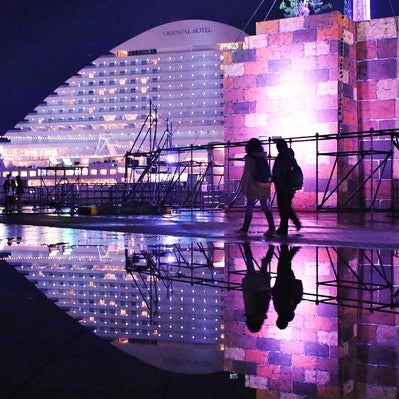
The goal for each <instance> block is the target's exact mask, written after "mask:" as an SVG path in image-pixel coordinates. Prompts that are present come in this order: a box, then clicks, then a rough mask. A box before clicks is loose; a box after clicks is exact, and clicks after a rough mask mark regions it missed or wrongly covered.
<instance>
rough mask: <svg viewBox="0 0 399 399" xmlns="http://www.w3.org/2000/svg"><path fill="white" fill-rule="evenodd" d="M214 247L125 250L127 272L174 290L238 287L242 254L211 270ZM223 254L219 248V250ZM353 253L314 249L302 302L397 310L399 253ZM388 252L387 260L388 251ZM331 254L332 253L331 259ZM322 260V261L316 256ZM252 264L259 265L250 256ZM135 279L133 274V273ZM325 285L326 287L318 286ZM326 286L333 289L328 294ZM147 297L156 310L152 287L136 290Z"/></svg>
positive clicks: (273, 264) (272, 266)
mask: <svg viewBox="0 0 399 399" xmlns="http://www.w3.org/2000/svg"><path fill="white" fill-rule="evenodd" d="M217 250H218V249H217V248H215V247H214V246H213V243H207V244H206V245H204V244H203V243H201V242H197V243H191V244H190V245H185V246H181V245H178V244H174V245H172V246H170V247H168V248H165V247H164V246H161V245H159V246H154V247H153V248H151V249H150V248H149V249H148V251H144V252H141V253H139V254H138V253H133V254H130V255H129V254H128V252H126V270H127V271H128V272H129V273H134V274H135V275H137V276H140V278H141V279H146V280H147V281H149V282H151V283H152V282H155V281H159V280H161V281H163V283H164V285H165V287H167V288H168V289H169V290H170V293H171V292H172V291H173V282H180V283H186V284H190V285H196V286H209V287H218V288H220V289H222V290H227V291H231V290H235V291H241V290H242V279H243V277H244V276H245V274H246V272H247V268H246V266H245V265H246V263H245V261H246V258H245V254H244V252H243V251H242V250H241V256H242V265H243V267H242V268H237V266H236V264H237V262H234V266H233V265H232V264H233V262H228V263H227V264H226V265H224V268H215V251H217ZM220 251H222V252H224V249H220ZM357 251H359V252H357V253H356V257H355V258H354V259H355V260H356V263H357V264H358V266H357V267H355V266H352V265H351V264H350V262H348V261H347V260H346V259H345V258H344V257H343V256H341V255H340V250H339V249H337V248H334V247H326V248H320V247H316V252H315V259H314V262H315V264H316V268H315V270H316V275H315V282H316V284H315V290H314V292H310V291H305V292H304V293H303V300H307V301H311V302H315V303H316V304H320V303H325V304H331V305H338V306H344V307H350V308H356V309H364V310H368V311H380V312H387V313H393V314H399V283H398V282H396V283H395V274H394V258H395V257H397V256H398V254H397V253H396V252H394V251H388V252H387V251H385V252H384V251H383V250H375V249H358V250H357ZM388 253H389V257H390V258H389V259H388V256H387V254H388ZM333 255H335V256H336V257H337V261H334V259H333V257H334V256H333ZM278 258H279V251H276V252H274V255H273V258H271V259H269V260H268V261H267V271H268V272H269V273H270V275H271V276H272V279H274V278H276V276H277V260H278ZM320 259H322V260H320ZM325 259H329V261H330V269H331V270H332V273H333V275H334V278H333V279H324V280H323V279H322V276H323V274H320V273H319V271H320V267H321V265H322V264H321V263H320V264H319V262H323V265H324V262H325ZM253 262H254V264H255V267H256V268H258V269H260V266H259V264H258V263H257V262H256V260H255V259H253ZM136 278H138V277H136ZM323 287H326V288H327V289H326V290H323ZM328 288H335V289H336V292H335V293H334V294H333V293H332V292H331V290H329V289H328ZM140 293H141V295H142V297H143V298H146V299H145V301H146V303H147V307H148V309H149V311H151V312H153V314H156V309H157V308H156V307H157V306H158V303H157V301H156V298H154V295H155V296H156V290H154V289H152V288H151V287H150V286H148V292H147V293H145V292H144V291H140Z"/></svg>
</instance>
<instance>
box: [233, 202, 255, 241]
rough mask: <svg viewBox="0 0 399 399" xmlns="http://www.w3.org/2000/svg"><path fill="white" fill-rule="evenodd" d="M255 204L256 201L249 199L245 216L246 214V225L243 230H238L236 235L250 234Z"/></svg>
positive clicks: (244, 224)
mask: <svg viewBox="0 0 399 399" xmlns="http://www.w3.org/2000/svg"><path fill="white" fill-rule="evenodd" d="M255 203H256V199H248V198H247V205H246V208H245V214H244V223H243V225H242V227H241V229H239V230H236V233H240V234H246V233H248V230H249V226H250V224H251V221H252V214H253V212H254V207H255Z"/></svg>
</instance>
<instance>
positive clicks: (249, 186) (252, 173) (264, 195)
mask: <svg viewBox="0 0 399 399" xmlns="http://www.w3.org/2000/svg"><path fill="white" fill-rule="evenodd" d="M245 151H246V155H245V165H244V171H243V175H242V179H241V191H242V193H243V194H244V195H245V196H246V208H245V214H244V221H243V225H242V227H241V228H240V229H238V230H235V232H236V233H237V234H239V235H242V236H245V235H247V234H248V230H249V226H250V224H251V221H252V216H253V211H254V208H255V205H256V203H257V201H259V202H260V206H261V209H262V211H263V212H264V214H265V216H266V220H267V222H268V225H269V226H268V227H269V228H268V230H267V231H266V232H265V233H264V235H265V236H271V235H273V234H274V232H275V231H276V228H275V225H274V218H273V214H272V211H271V203H270V186H271V181H272V179H271V172H270V167H269V163H268V161H267V158H266V153H265V151H264V150H263V146H262V143H261V142H260V140H258V139H257V138H252V139H250V140H249V141H248V142H247V145H246V146H245Z"/></svg>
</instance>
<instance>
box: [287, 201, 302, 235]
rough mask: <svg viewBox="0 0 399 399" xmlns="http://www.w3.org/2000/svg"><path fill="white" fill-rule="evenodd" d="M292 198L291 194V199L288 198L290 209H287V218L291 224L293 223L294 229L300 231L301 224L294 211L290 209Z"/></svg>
mask: <svg viewBox="0 0 399 399" xmlns="http://www.w3.org/2000/svg"><path fill="white" fill-rule="evenodd" d="M293 198H294V194H292V196H291V198H290V202H289V203H290V207H289V218H290V219H291V220H292V222H293V223H294V225H295V227H296V229H297V230H300V229H301V228H302V224H301V222H300V220H299V218H298V216H297V214H296V212H295V211H294V209H293V208H292V200H293Z"/></svg>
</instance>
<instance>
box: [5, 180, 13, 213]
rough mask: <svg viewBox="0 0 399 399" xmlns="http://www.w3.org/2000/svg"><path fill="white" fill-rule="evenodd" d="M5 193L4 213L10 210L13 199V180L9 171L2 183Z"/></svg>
mask: <svg viewBox="0 0 399 399" xmlns="http://www.w3.org/2000/svg"><path fill="white" fill-rule="evenodd" d="M3 189H4V195H5V204H4V206H5V208H4V211H5V212H6V213H9V212H12V210H13V206H14V200H15V180H14V179H13V178H12V177H11V173H9V174H8V175H7V179H6V180H5V181H4V183H3Z"/></svg>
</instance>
